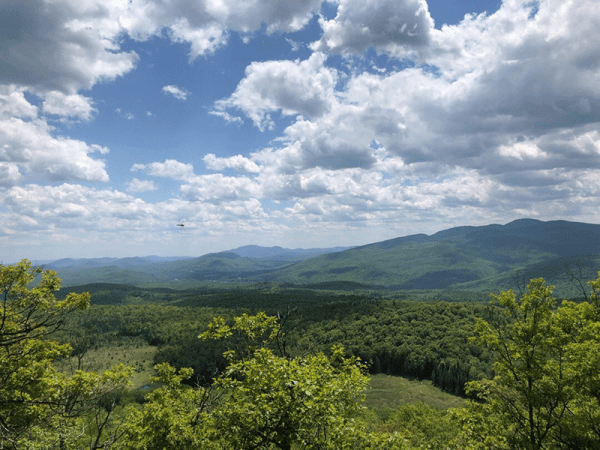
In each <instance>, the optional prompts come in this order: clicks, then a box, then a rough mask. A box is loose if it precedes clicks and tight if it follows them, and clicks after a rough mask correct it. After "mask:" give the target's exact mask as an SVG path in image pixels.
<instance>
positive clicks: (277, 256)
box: [45, 245, 348, 286]
mask: <svg viewBox="0 0 600 450" xmlns="http://www.w3.org/2000/svg"><path fill="white" fill-rule="evenodd" d="M346 248H348V247H336V248H332V249H294V250H290V249H284V248H281V247H259V246H253V245H249V246H245V247H240V248H238V249H234V250H231V251H227V252H220V253H209V254H207V255H203V256H200V257H198V258H192V257H170V258H169V257H158V256H147V257H133V258H120V259H118V258H95V259H70V258H68V259H61V260H57V261H53V262H51V263H48V264H46V265H45V267H46V268H48V269H52V270H56V271H57V273H58V276H59V277H60V278H62V280H63V283H62V284H63V286H75V285H81V284H88V283H106V282H108V283H121V284H130V285H136V286H142V285H144V286H148V285H157V284H159V285H172V284H176V285H181V284H183V283H184V282H185V283H187V284H188V285H190V284H193V283H197V282H205V281H239V280H254V279H258V280H259V279H261V277H262V276H264V275H265V274H267V273H270V272H272V271H273V270H275V269H277V268H280V267H282V266H285V265H288V264H291V263H295V262H299V261H303V260H306V259H308V258H311V257H313V256H316V255H322V254H327V253H331V252H335V251H339V250H345V249H346Z"/></svg>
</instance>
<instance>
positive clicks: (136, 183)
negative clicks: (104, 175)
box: [127, 178, 157, 192]
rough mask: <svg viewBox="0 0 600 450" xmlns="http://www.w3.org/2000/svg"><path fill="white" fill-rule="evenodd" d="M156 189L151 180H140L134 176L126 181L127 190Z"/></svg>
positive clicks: (145, 190) (144, 190) (143, 190)
mask: <svg viewBox="0 0 600 450" xmlns="http://www.w3.org/2000/svg"><path fill="white" fill-rule="evenodd" d="M156 189H157V187H156V185H155V184H154V181H152V180H140V179H138V178H134V179H132V180H131V181H130V182H129V183H127V190H128V191H129V192H148V191H155V190H156Z"/></svg>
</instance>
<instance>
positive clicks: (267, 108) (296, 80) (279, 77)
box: [215, 53, 337, 130]
mask: <svg viewBox="0 0 600 450" xmlns="http://www.w3.org/2000/svg"><path fill="white" fill-rule="evenodd" d="M325 59H326V55H324V54H323V53H313V54H312V55H311V56H310V58H309V59H307V60H305V61H299V60H296V61H267V62H255V63H252V64H250V66H248V67H247V68H246V74H245V77H244V79H243V80H242V81H241V82H240V83H239V85H238V86H237V88H236V90H235V92H234V93H233V94H232V95H231V96H230V97H229V98H227V99H224V100H220V101H218V102H217V103H216V104H215V109H216V111H217V112H222V111H224V110H226V109H229V108H235V109H239V110H241V111H242V112H243V113H244V114H246V115H247V116H248V117H249V118H250V119H251V120H252V122H254V125H256V126H257V127H258V128H260V129H261V130H265V129H266V128H271V127H272V126H273V121H272V119H271V117H270V115H269V113H270V112H274V111H280V112H281V114H282V115H284V116H292V115H298V114H302V115H305V116H308V117H319V116H322V115H323V114H325V113H326V112H327V111H328V110H329V108H330V107H331V104H332V102H333V97H334V87H335V84H336V80H337V73H336V71H335V70H334V69H331V68H327V67H325V66H324V62H325Z"/></svg>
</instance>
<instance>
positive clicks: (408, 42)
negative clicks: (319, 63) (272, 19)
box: [312, 0, 433, 56]
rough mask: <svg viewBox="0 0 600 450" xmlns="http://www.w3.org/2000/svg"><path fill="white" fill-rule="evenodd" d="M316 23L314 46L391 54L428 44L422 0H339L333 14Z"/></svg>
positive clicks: (430, 22) (428, 20) (428, 23)
mask: <svg viewBox="0 0 600 450" xmlns="http://www.w3.org/2000/svg"><path fill="white" fill-rule="evenodd" d="M319 23H320V25H321V28H323V36H322V37H321V39H320V40H319V41H317V42H314V43H313V44H312V48H313V49H314V50H317V51H329V52H332V53H352V54H362V53H363V52H364V51H365V50H366V49H367V48H369V47H372V48H375V49H377V50H378V51H381V52H385V53H389V54H392V55H394V56H404V55H407V54H410V53H412V52H414V50H415V49H418V48H421V47H426V46H427V45H429V43H430V39H431V36H430V35H431V29H432V28H433V20H432V19H431V16H430V15H429V11H428V8H427V3H426V1H425V0H366V1H356V0H340V2H339V4H338V10H337V15H336V16H335V18H334V19H332V20H326V19H324V18H321V19H320V20H319Z"/></svg>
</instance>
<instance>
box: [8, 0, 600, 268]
mask: <svg viewBox="0 0 600 450" xmlns="http://www.w3.org/2000/svg"><path fill="white" fill-rule="evenodd" d="M598 42H600V2H598V1H597V0H540V1H529V0H528V1H523V0H505V1H499V0H429V1H426V0H336V1H331V2H329V1H321V0H286V1H282V0H170V1H167V0H2V1H0V261H3V262H4V263H10V262H15V261H19V260H21V259H23V258H28V259H31V260H41V259H45V260H46V259H59V258H64V257H77V258H82V257H84V258H93V257H102V256H111V257H125V256H146V255H161V256H175V255H177V256H200V255H203V254H206V253H210V252H217V251H224V250H228V249H233V248H236V247H239V246H243V245H250V244H255V245H262V246H275V245H279V246H282V247H286V248H315V247H334V246H352V245H362V244H367V243H371V242H377V241H382V240H385V239H390V238H394V237H398V236H405V235H409V234H415V233H426V234H432V233H435V232H437V231H440V230H443V229H446V228H449V227H453V226H461V225H486V224H490V223H508V222H510V221H512V220H515V219H519V218H525V217H528V218H535V219H540V220H555V219H563V220H571V221H580V222H590V223H600V209H599V208H598V206H599V205H600V45H598ZM178 224H183V225H184V226H183V227H181V226H177V225H178Z"/></svg>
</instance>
